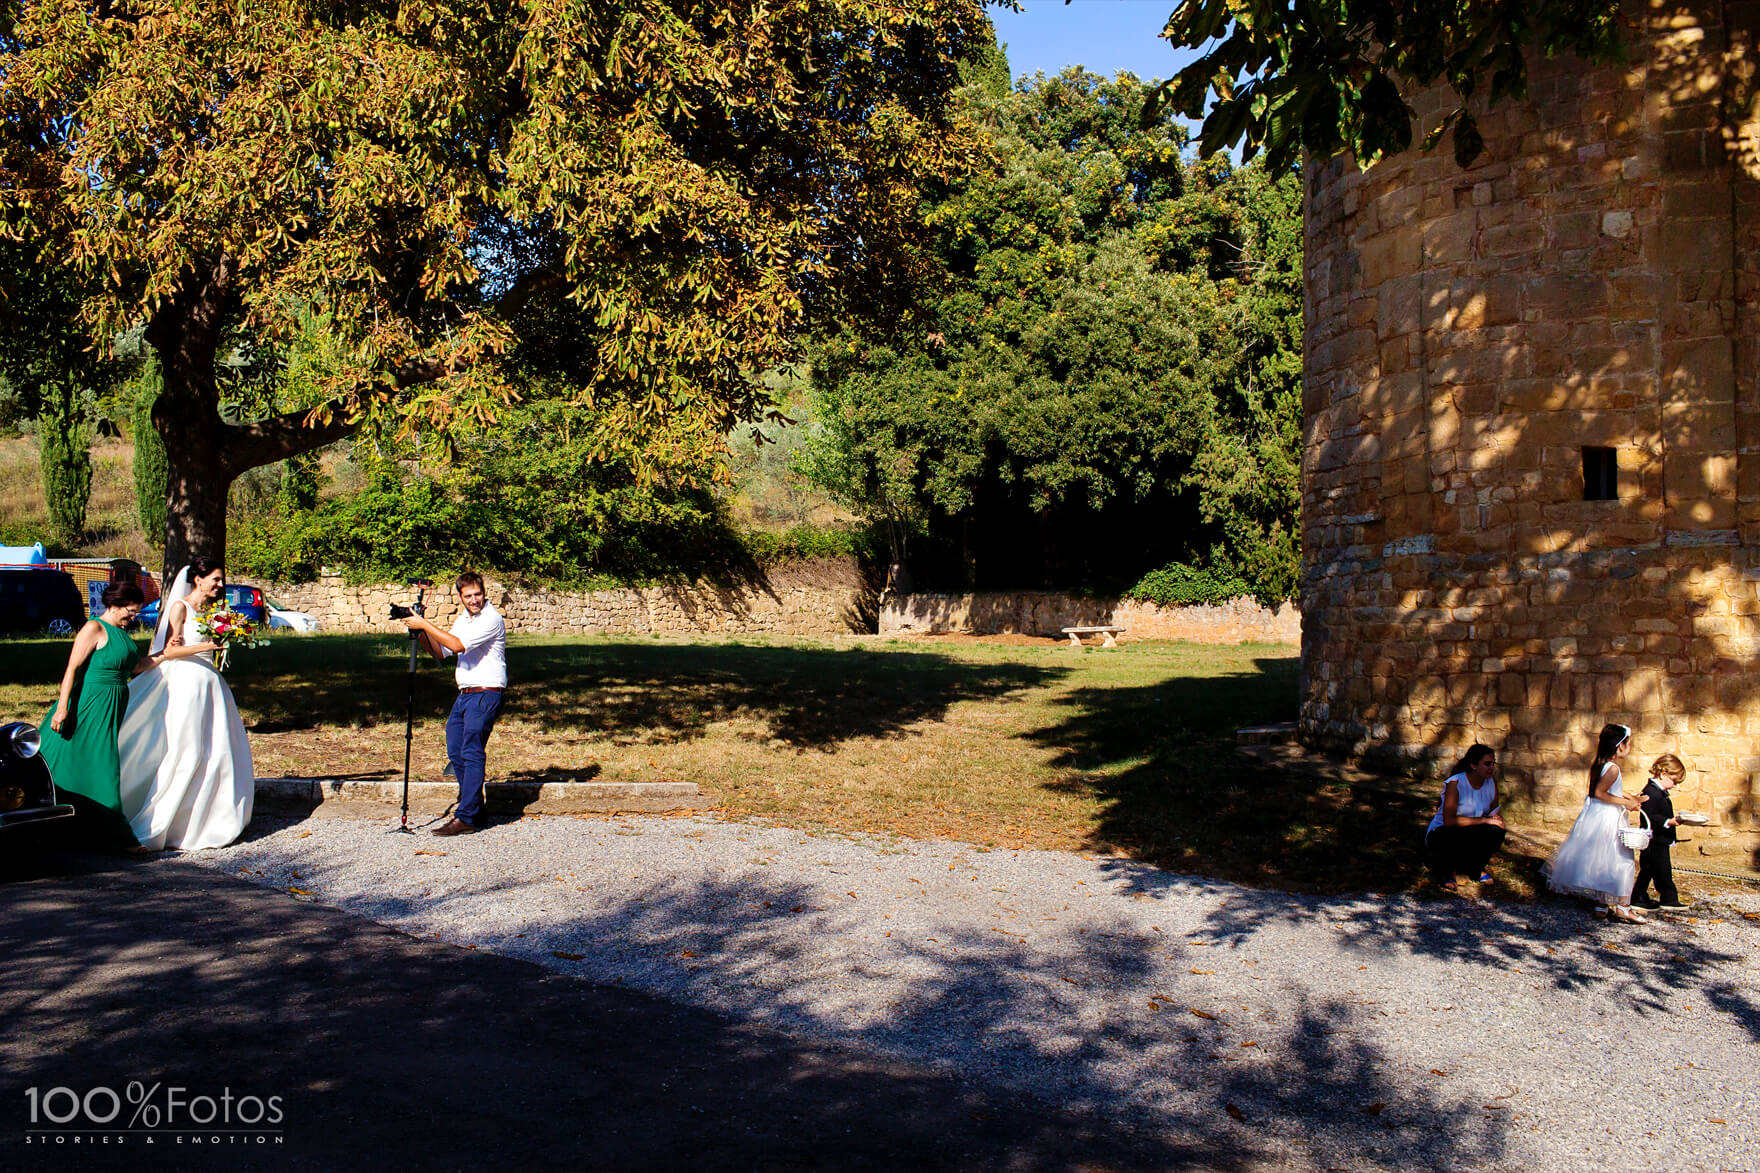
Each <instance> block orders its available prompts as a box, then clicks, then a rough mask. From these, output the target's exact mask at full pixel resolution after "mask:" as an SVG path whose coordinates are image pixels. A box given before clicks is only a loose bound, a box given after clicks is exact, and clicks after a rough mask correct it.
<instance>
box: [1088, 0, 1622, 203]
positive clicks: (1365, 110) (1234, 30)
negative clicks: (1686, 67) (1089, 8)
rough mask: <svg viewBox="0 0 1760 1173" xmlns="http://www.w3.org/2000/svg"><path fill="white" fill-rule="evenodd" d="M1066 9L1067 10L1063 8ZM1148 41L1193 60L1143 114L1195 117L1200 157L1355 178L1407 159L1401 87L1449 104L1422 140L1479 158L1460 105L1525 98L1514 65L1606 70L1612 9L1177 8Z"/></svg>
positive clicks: (1434, 0)
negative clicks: (1236, 156)
mask: <svg viewBox="0 0 1760 1173" xmlns="http://www.w3.org/2000/svg"><path fill="white" fill-rule="evenodd" d="M1066 2H1067V0H1066ZM1162 36H1163V37H1164V38H1165V39H1167V40H1168V41H1170V42H1172V43H1173V45H1174V46H1175V47H1178V48H1187V49H1196V50H1199V51H1200V56H1199V57H1198V59H1197V60H1196V61H1194V62H1192V63H1191V64H1190V65H1188V66H1186V67H1185V68H1184V69H1182V70H1181V71H1180V72H1179V73H1178V74H1177V75H1176V76H1174V77H1173V78H1172V79H1171V80H1169V81H1168V82H1167V83H1166V84H1165V85H1164V86H1163V87H1162V89H1161V92H1160V94H1159V97H1158V100H1157V102H1156V104H1155V107H1154V109H1155V110H1159V109H1160V108H1162V107H1167V108H1171V109H1173V110H1175V111H1177V112H1178V113H1180V114H1182V115H1184V116H1185V117H1187V118H1193V119H1197V118H1202V119H1203V131H1202V134H1201V136H1200V138H1199V149H1200V151H1201V152H1202V153H1203V154H1205V155H1211V154H1214V153H1215V152H1217V151H1223V150H1229V149H1232V148H1234V147H1236V146H1237V145H1238V146H1239V148H1240V153H1241V157H1242V158H1243V159H1252V158H1254V157H1256V156H1257V155H1259V154H1260V153H1261V152H1263V153H1264V155H1265V160H1266V163H1267V165H1268V166H1269V167H1270V169H1271V170H1272V171H1273V172H1274V173H1278V174H1281V173H1282V172H1284V171H1286V170H1288V169H1290V168H1292V167H1294V166H1295V165H1296V164H1297V163H1298V162H1299V161H1300V159H1301V155H1302V152H1304V151H1307V152H1310V153H1311V154H1313V155H1314V156H1315V157H1316V158H1320V159H1328V158H1331V157H1332V156H1333V155H1335V154H1337V153H1338V152H1339V151H1341V150H1349V151H1351V152H1353V153H1354V154H1355V155H1356V158H1357V160H1358V161H1359V163H1361V164H1362V165H1363V166H1368V165H1369V164H1371V163H1373V162H1374V161H1375V160H1377V159H1379V158H1381V157H1382V156H1383V155H1388V154H1395V153H1398V152H1400V151H1403V150H1405V149H1407V148H1408V147H1410V146H1411V145H1412V142H1413V137H1414V136H1413V128H1414V126H1418V125H1419V116H1418V113H1417V111H1415V110H1414V109H1413V107H1412V105H1411V103H1410V101H1409V100H1408V98H1409V96H1410V94H1409V91H1408V90H1406V89H1404V88H1402V87H1405V86H1408V85H1415V86H1419V87H1428V86H1431V85H1434V84H1436V83H1438V82H1444V83H1446V84H1447V85H1448V86H1449V87H1450V88H1451V89H1452V91H1453V92H1454V94H1455V96H1456V98H1457V99H1458V101H1457V102H1456V104H1455V106H1454V107H1453V108H1452V109H1450V110H1447V111H1445V112H1443V113H1442V114H1440V115H1439V116H1438V118H1437V119H1436V120H1435V122H1434V123H1433V124H1432V125H1430V126H1428V127H1427V128H1422V129H1424V131H1425V133H1424V146H1425V148H1426V149H1428V148H1429V147H1431V146H1434V145H1435V143H1436V142H1437V141H1438V140H1439V139H1440V138H1441V137H1442V136H1443V135H1444V134H1447V133H1450V132H1452V134H1453V141H1454V156H1455V159H1456V161H1457V162H1459V163H1460V165H1461V166H1463V167H1465V166H1468V165H1469V164H1471V163H1472V162H1473V160H1474V159H1476V158H1477V157H1478V156H1479V155H1480V154H1481V153H1482V151H1483V149H1484V142H1483V139H1482V138H1481V136H1480V133H1479V129H1478V124H1477V122H1476V120H1475V118H1474V115H1473V110H1472V105H1473V103H1474V102H1475V101H1476V100H1477V99H1480V98H1484V99H1485V100H1486V101H1487V102H1489V103H1490V104H1495V103H1497V102H1499V101H1501V100H1503V99H1505V98H1521V97H1524V96H1526V94H1527V84H1528V67H1527V61H1528V54H1529V53H1532V52H1534V51H1539V52H1541V53H1544V54H1546V55H1547V56H1554V55H1557V54H1560V53H1565V52H1571V53H1576V54H1578V55H1580V56H1583V57H1585V58H1588V59H1590V60H1596V61H1605V60H1614V59H1617V57H1618V54H1619V48H1620V39H1619V4H1618V2H1617V0H1537V2H1534V3H1509V2H1507V0H1293V2H1291V0H1185V2H1183V3H1181V4H1180V5H1179V7H1177V8H1176V9H1174V11H1173V15H1172V16H1171V17H1170V18H1169V19H1168V22H1167V27H1166V29H1165V31H1164V32H1163V33H1162Z"/></svg>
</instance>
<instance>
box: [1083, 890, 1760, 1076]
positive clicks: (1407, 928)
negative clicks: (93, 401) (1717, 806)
mask: <svg viewBox="0 0 1760 1173" xmlns="http://www.w3.org/2000/svg"><path fill="white" fill-rule="evenodd" d="M1109 866H1110V867H1111V868H1112V869H1113V870H1114V871H1115V872H1116V873H1117V874H1119V875H1120V876H1121V877H1122V878H1124V879H1125V880H1126V881H1127V884H1126V888H1125V890H1126V891H1131V892H1138V893H1142V894H1145V895H1149V896H1160V895H1162V894H1164V893H1166V892H1168V891H1169V890H1170V889H1172V888H1173V887H1174V886H1175V885H1177V884H1178V883H1179V880H1178V877H1175V876H1170V875H1168V874H1167V873H1165V872H1162V871H1159V870H1157V869H1155V868H1151V867H1145V866H1142V865H1140V864H1134V863H1130V862H1117V863H1113V864H1111V865H1109ZM1698 919H1701V920H1704V919H1708V918H1698ZM1300 924H1324V925H1327V926H1328V927H1329V928H1330V929H1331V931H1332V932H1333V933H1335V934H1336V935H1337V936H1338V937H1339V939H1340V941H1341V942H1342V944H1343V945H1344V946H1345V947H1346V948H1348V949H1350V950H1353V951H1356V952H1358V953H1361V954H1362V955H1363V956H1364V957H1365V958H1366V959H1368V958H1374V959H1378V960H1380V961H1381V962H1385V961H1386V960H1387V959H1388V958H1389V957H1392V956H1400V955H1409V956H1412V957H1423V958H1433V959H1437V960H1441V961H1447V962H1453V963H1460V964H1463V965H1468V966H1478V967H1484V968H1488V969H1498V970H1505V971H1513V972H1517V973H1522V974H1527V975H1533V976H1534V977H1535V979H1536V982H1537V986H1536V988H1537V989H1543V990H1550V991H1557V992H1570V993H1577V994H1584V993H1600V994H1603V995H1604V996H1606V997H1608V998H1609V999H1610V1000H1614V1001H1617V1002H1618V1003H1619V1004H1620V1005H1622V1006H1626V1007H1635V1008H1636V1009H1637V1010H1638V1012H1639V1013H1641V1014H1643V1015H1645V1016H1649V1017H1653V1018H1654V1019H1655V1021H1656V1022H1657V1023H1658V1025H1663V1024H1666V1022H1667V1020H1668V1018H1669V1017H1670V1016H1672V1015H1673V1014H1674V1013H1675V1012H1676V1011H1675V1009H1674V1008H1673V1007H1670V1006H1669V1005H1668V1003H1667V997H1666V996H1667V995H1669V994H1674V995H1693V996H1698V997H1705V998H1708V999H1709V1000H1710V1001H1711V1002H1712V1003H1713V1005H1714V1006H1715V1007H1716V1008H1717V1009H1718V1010H1720V1011H1721V1012H1722V1013H1724V1014H1726V1015H1728V1016H1729V1017H1730V1018H1731V1019H1732V1020H1733V1021H1735V1022H1736V1023H1737V1024H1739V1025H1740V1026H1741V1027H1742V1029H1743V1030H1745V1031H1747V1032H1748V1034H1749V1035H1750V1036H1752V1037H1753V1038H1754V1040H1755V1041H1756V1042H1760V998H1757V997H1756V995H1755V993H1754V991H1753V990H1752V989H1750V988H1745V987H1741V986H1738V985H1737V984H1736V983H1734V982H1732V981H1728V980H1724V979H1718V980H1715V981H1711V982H1709V983H1708V982H1707V980H1706V975H1707V974H1708V973H1710V972H1711V971H1713V970H1716V969H1719V968H1723V969H1727V968H1729V967H1732V966H1733V967H1740V966H1741V965H1742V964H1743V962H1744V957H1745V955H1744V954H1743V953H1742V952H1740V951H1739V950H1738V951H1731V950H1729V949H1726V948H1722V947H1719V946H1717V945H1714V944H1710V943H1707V941H1706V940H1705V939H1704V938H1703V935H1702V934H1701V932H1700V930H1699V929H1697V928H1695V927H1694V925H1693V924H1692V922H1690V921H1688V920H1687V918H1686V916H1685V915H1684V914H1683V915H1679V916H1670V917H1661V918H1658V919H1657V920H1654V921H1652V923H1651V924H1649V925H1647V926H1636V927H1633V926H1625V925H1620V924H1617V923H1611V924H1610V923H1608V922H1598V921H1596V920H1594V919H1592V918H1591V916H1590V913H1589V906H1588V905H1587V904H1586V903H1584V902H1581V901H1576V900H1570V899H1566V898H1560V897H1548V898H1547V899H1545V900H1544V901H1541V902H1539V903H1534V904H1496V903H1490V902H1486V901H1468V902H1461V901H1443V902H1438V901H1420V900H1414V899H1411V898H1409V897H1408V898H1403V899H1397V900H1391V901H1390V900H1385V899H1372V898H1365V897H1350V896H1340V897H1331V896H1318V895H1308V896H1303V895H1290V894H1286V893H1282V892H1261V891H1256V890H1254V889H1251V888H1237V889H1235V890H1234V891H1233V892H1231V894H1230V895H1229V897H1228V899H1227V900H1226V901H1225V902H1224V903H1223V904H1222V906H1221V907H1219V908H1218V909H1216V910H1215V911H1214V912H1212V913H1210V914H1209V915H1208V916H1207V917H1206V919H1205V922H1204V925H1203V928H1202V930H1201V934H1202V935H1203V936H1204V937H1206V938H1207V939H1209V940H1211V941H1214V942H1216V943H1219V944H1227V945H1231V946H1236V947H1239V946H1241V945H1244V944H1245V943H1246V942H1248V941H1249V940H1251V939H1252V938H1254V937H1255V936H1258V935H1259V934H1261V933H1265V932H1267V931H1268V930H1275V929H1279V928H1283V927H1287V926H1291V925H1300ZM1706 927H1707V928H1709V926H1706ZM1729 931H1730V932H1731V933H1749V932H1752V930H1750V929H1747V928H1746V927H1745V926H1738V925H1734V924H1732V925H1730V926H1729ZM1750 943H1752V942H1750Z"/></svg>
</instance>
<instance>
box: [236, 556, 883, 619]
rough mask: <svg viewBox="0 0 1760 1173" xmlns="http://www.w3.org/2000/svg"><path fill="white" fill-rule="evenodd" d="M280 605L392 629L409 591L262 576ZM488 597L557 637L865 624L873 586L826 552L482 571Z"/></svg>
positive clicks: (441, 599) (436, 596) (438, 600)
mask: <svg viewBox="0 0 1760 1173" xmlns="http://www.w3.org/2000/svg"><path fill="white" fill-rule="evenodd" d="M261 585H262V586H263V587H264V589H265V590H266V591H267V592H268V594H269V595H270V597H272V598H273V599H274V600H275V602H276V603H278V604H280V605H281V606H283V607H287V608H291V609H294V610H298V611H305V612H308V613H310V614H312V615H313V616H315V617H316V618H317V620H318V623H319V627H320V629H321V630H323V631H344V632H367V631H381V632H383V631H394V630H399V628H396V627H394V626H393V625H392V624H391V623H390V621H389V620H387V619H386V613H387V611H388V610H389V608H390V606H391V604H392V603H408V602H410V601H412V600H413V598H414V596H415V591H414V589H413V588H411V587H407V586H399V585H391V584H371V585H358V584H350V583H348V582H345V581H344V580H343V579H342V577H341V576H340V575H324V576H322V577H320V578H319V579H318V580H317V581H315V582H305V583H264V584H261ZM488 588H489V601H490V602H492V603H494V604H495V606H496V608H497V609H498V610H500V612H501V614H502V616H503V617H504V618H505V619H506V620H507V627H508V630H509V631H511V632H539V633H548V634H558V635H599V634H605V635H625V634H647V633H680V634H686V633H692V632H727V633H748V632H749V633H757V632H767V633H771V634H775V635H838V634H847V633H850V632H858V631H871V630H873V624H874V604H873V601H872V593H871V591H870V590H869V588H868V587H867V586H866V585H865V583H864V582H863V580H862V576H861V573H860V570H859V568H858V567H857V566H856V564H855V562H854V561H853V560H848V561H845V560H834V559H825V560H819V561H815V562H811V563H804V564H796V565H790V566H783V567H780V568H778V569H776V570H774V571H771V572H770V573H768V574H767V575H766V576H765V577H764V579H763V580H762V581H758V582H748V583H741V584H737V585H731V586H724V585H716V584H712V583H688V584H667V585H661V586H652V587H626V588H622V589H618V590H599V591H566V590H553V589H550V588H547V587H537V586H531V585H528V584H525V583H521V582H511V583H504V582H501V581H499V580H497V579H495V578H492V577H491V578H489V579H488ZM430 597H431V599H432V601H433V604H434V605H433V606H431V607H429V608H428V614H429V616H430V617H431V618H433V619H434V620H435V621H436V622H438V623H440V624H441V625H442V626H444V625H446V624H449V623H451V622H452V620H453V619H454V618H456V617H457V615H458V599H457V595H456V593H455V592H454V591H453V590H452V584H451V582H450V581H444V582H440V583H438V584H437V586H436V589H435V590H434V591H433V592H432V593H431V596H430Z"/></svg>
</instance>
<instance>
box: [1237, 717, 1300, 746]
mask: <svg viewBox="0 0 1760 1173" xmlns="http://www.w3.org/2000/svg"><path fill="white" fill-rule="evenodd" d="M1234 743H1235V744H1236V745H1294V744H1295V743H1296V723H1295V722H1294V721H1279V722H1278V723H1277V724H1275V725H1248V726H1246V727H1245V728H1243V729H1236V730H1235V731H1234Z"/></svg>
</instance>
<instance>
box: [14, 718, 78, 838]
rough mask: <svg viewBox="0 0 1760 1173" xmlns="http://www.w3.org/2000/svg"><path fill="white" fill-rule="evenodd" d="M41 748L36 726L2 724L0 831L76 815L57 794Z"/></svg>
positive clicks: (21, 722) (18, 723)
mask: <svg viewBox="0 0 1760 1173" xmlns="http://www.w3.org/2000/svg"><path fill="white" fill-rule="evenodd" d="M40 747H41V742H39V740H38V738H37V727H36V726H35V725H31V724H27V723H26V722H24V721H12V722H9V723H8V724H5V725H0V832H5V831H14V830H17V829H18V828H20V827H24V826H28V825H30V824H32V823H44V822H49V821H50V820H53V819H65V818H69V817H71V816H72V815H73V807H71V806H69V805H68V804H67V803H65V802H61V801H59V800H60V795H58V794H56V793H55V780H54V779H53V778H51V777H50V776H49V766H48V764H47V763H45V762H44V761H43V755H42V754H41V753H40V752H39V750H40Z"/></svg>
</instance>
